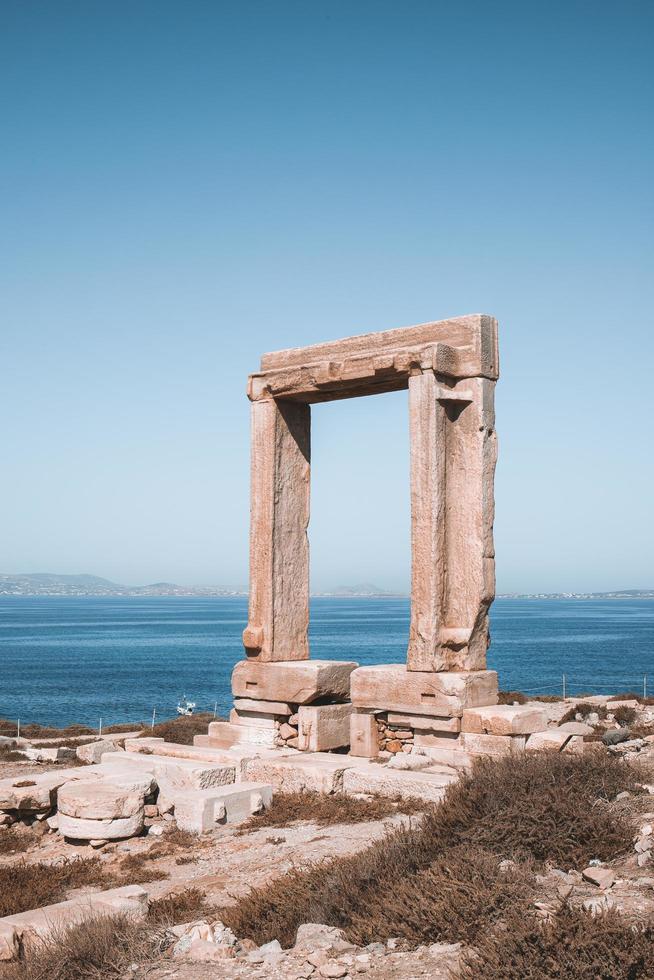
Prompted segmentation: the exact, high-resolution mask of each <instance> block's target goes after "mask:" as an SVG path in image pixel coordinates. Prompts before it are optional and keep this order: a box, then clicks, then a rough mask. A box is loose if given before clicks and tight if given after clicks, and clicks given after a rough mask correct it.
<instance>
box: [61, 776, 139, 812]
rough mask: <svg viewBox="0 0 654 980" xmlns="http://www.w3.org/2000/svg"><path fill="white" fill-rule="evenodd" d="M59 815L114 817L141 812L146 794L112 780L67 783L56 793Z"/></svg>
mask: <svg viewBox="0 0 654 980" xmlns="http://www.w3.org/2000/svg"><path fill="white" fill-rule="evenodd" d="M57 808H58V810H59V817H60V818H61V816H62V814H65V815H66V816H68V817H84V818H86V819H88V820H113V819H115V818H116V817H133V816H135V815H136V814H139V813H142V810H143V794H142V793H138V792H135V791H133V790H128V789H123V788H122V787H121V786H119V785H117V784H116V783H111V782H109V781H107V782H104V781H95V782H90V781H89V782H84V781H83V780H80V781H79V782H71V783H66V784H65V785H64V786H62V787H61V788H60V789H59V792H58V794H57Z"/></svg>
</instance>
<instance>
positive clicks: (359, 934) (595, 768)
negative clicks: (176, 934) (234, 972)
mask: <svg viewBox="0 0 654 980" xmlns="http://www.w3.org/2000/svg"><path fill="white" fill-rule="evenodd" d="M635 789H636V786H635V780H634V775H633V773H632V772H631V771H630V769H629V768H628V767H627V766H625V765H624V764H622V763H621V762H619V761H618V760H616V759H615V758H613V757H611V756H607V755H605V754H603V753H598V754H593V755H589V756H574V755H567V754H563V753H561V754H555V753H544V754H543V755H540V756H531V755H525V756H523V757H516V756H512V757H507V758H505V759H501V760H498V761H492V760H488V759H483V760H480V761H478V762H477V763H476V764H475V766H474V768H473V770H472V773H471V774H470V775H467V776H464V777H463V778H462V779H461V780H460V781H459V782H458V783H456V784H453V785H451V786H450V787H448V789H447V792H446V795H445V798H444V800H443V801H442V802H441V803H440V804H438V805H437V806H435V807H434V808H433V809H432V810H430V811H428V812H427V814H426V816H425V818H424V820H423V821H422V822H421V824H420V825H419V826H413V827H412V826H403V827H402V828H400V829H397V830H394V831H392V832H390V833H389V834H388V835H387V836H386V838H385V839H384V840H382V841H378V842H376V843H374V844H372V845H371V846H370V847H369V848H367V849H366V850H365V851H363V852H360V853H358V854H356V855H354V856H352V857H348V858H338V859H335V860H332V861H329V862H324V863H320V864H317V865H313V866H311V867H309V868H307V869H305V870H302V871H296V870H292V871H290V872H289V873H288V874H286V875H284V876H283V877H282V878H279V879H277V880H275V881H273V882H271V883H269V884H267V885H264V886H262V887H261V888H258V889H253V890H252V891H251V892H250V893H249V894H248V895H247V896H245V897H244V898H242V899H240V900H239V902H238V903H237V904H236V905H235V906H233V907H231V908H227V909H224V910H223V911H222V913H221V918H223V920H224V921H225V922H227V924H228V925H230V927H231V928H232V929H233V930H234V932H235V933H236V934H237V935H238V936H247V937H249V938H251V939H254V940H255V942H257V943H263V942H267V941H269V940H271V939H275V938H276V939H279V940H280V942H281V943H282V944H283V945H291V944H292V943H293V940H294V936H295V932H296V930H297V927H298V925H300V923H301V922H307V921H309V922H322V923H324V924H326V925H332V926H337V927H340V928H344V929H345V930H346V931H347V933H348V935H349V937H350V938H351V939H352V940H353V941H357V940H361V939H365V941H366V942H368V941H370V937H374V938H375V939H382V940H383V939H386V938H390V937H391V936H396V935H397V934H398V932H397V930H398V928H401V925H400V922H401V920H403V921H404V922H405V923H406V922H407V918H406V911H407V908H408V907H409V905H410V904H411V903H415V902H416V901H417V898H416V896H417V895H421V896H422V897H421V899H420V915H419V917H418V918H416V919H415V920H411V921H412V924H411V925H410V926H407V928H406V930H405V934H404V938H406V939H407V940H412V941H415V942H438V941H441V939H442V938H443V935H448V936H449V935H451V934H452V933H451V932H449V931H446V932H445V933H443V932H442V931H441V930H442V929H443V928H444V922H445V921H446V920H445V919H444V918H443V915H444V913H443V911H442V910H441V908H440V900H439V899H438V898H437V896H438V895H439V888H441V889H443V890H446V889H447V888H457V887H459V885H457V884H456V882H457V881H460V889H461V892H465V891H466V889H469V890H470V891H471V892H472V891H474V890H475V889H476V888H478V887H479V881H478V878H479V874H478V871H477V870H476V869H475V865H474V861H472V862H471V863H470V864H469V865H468V866H467V870H468V871H469V873H470V878H469V879H468V882H467V884H464V882H463V879H462V878H460V879H457V874H458V875H459V876H462V875H463V874H464V871H465V870H466V865H465V862H464V861H463V858H462V853H463V851H464V850H465V849H467V851H468V853H474V854H475V855H476V854H478V853H479V852H484V853H485V856H484V857H483V858H480V860H483V861H486V864H484V868H485V870H486V874H487V880H486V885H485V886H484V887H485V889H486V892H487V894H490V895H491V896H492V895H493V894H494V888H495V885H496V884H497V882H496V881H494V880H493V876H492V875H491V874H490V871H489V869H490V868H491V864H490V863H488V862H491V861H492V857H491V856H492V855H495V860H496V862H497V864H499V860H500V859H502V858H509V859H512V860H513V861H518V862H522V863H523V864H528V863H530V862H533V863H534V864H535V866H539V865H542V864H544V863H545V862H552V863H554V864H556V865H558V866H564V867H570V866H576V867H583V866H584V865H585V864H586V863H587V862H588V861H589V860H590V859H591V858H593V857H598V858H600V859H603V860H608V859H610V858H612V857H614V856H616V855H617V854H619V853H621V852H623V851H626V850H628V849H629V848H630V846H631V843H632V841H631V837H632V831H631V827H630V825H629V822H628V820H627V818H626V816H625V815H624V813H623V812H621V811H620V810H619V809H616V808H613V807H611V806H609V805H607V803H608V801H609V800H612V799H614V798H615V796H616V795H617V794H618V793H619V792H621V791H622V790H629V791H631V792H633V791H634V790H635ZM450 859H451V860H452V861H453V862H455V863H454V865H453V866H454V867H456V869H457V871H456V872H454V873H453V875H452V877H451V879H450V880H448V875H447V868H448V862H449V861H450ZM497 864H496V865H495V868H496V870H495V874H496V875H497V874H499V868H498V866H497ZM435 875H436V876H437V877H438V880H436V878H435V877H434V876H435ZM427 885H428V887H427ZM516 887H517V885H516ZM380 895H383V896H384V901H383V902H380ZM428 896H431V897H428ZM396 900H397V902H398V903H399V904H398V905H397V909H396V911H395V912H394V911H393V910H391V911H390V912H389V906H388V903H389V901H390V902H391V903H392V904H393V908H394V909H395V904H394V903H395V901H396ZM480 914H482V912H481V911H480ZM462 916H463V919H462V923H460V924H459V928H462V929H463V928H465V929H467V930H469V931H474V930H475V929H476V928H478V927H477V926H475V924H474V921H473V917H471V916H470V915H469V914H468V912H467V911H464V912H463V913H462ZM450 928H453V927H451V926H448V929H450ZM366 937H368V938H366Z"/></svg>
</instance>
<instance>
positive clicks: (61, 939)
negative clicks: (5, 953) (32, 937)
mask: <svg viewBox="0 0 654 980" xmlns="http://www.w3.org/2000/svg"><path fill="white" fill-rule="evenodd" d="M169 944H170V939H169V937H167V936H166V932H165V928H163V927H160V928H156V927H146V926H144V924H143V923H142V922H138V921H135V920H134V919H132V918H130V917H129V916H125V915H122V916H112V917H111V918H108V917H100V916H98V917H97V918H95V919H91V920H90V921H88V922H84V923H82V924H80V925H77V926H73V927H72V928H70V929H65V930H63V929H62V930H58V931H56V932H54V933H53V934H52V935H51V936H50V937H49V938H48V939H47V940H45V941H42V942H41V943H40V944H39V946H37V947H36V949H35V950H34V952H33V953H32V955H31V956H30V957H29V959H28V960H26V961H25V962H22V963H16V964H12V965H10V966H6V967H5V968H4V970H3V969H2V968H1V967H0V977H1V978H2V980H117V978H120V977H124V976H125V974H126V973H127V971H128V970H129V967H130V965H131V964H132V963H146V962H147V963H149V962H152V960H154V959H155V958H156V957H157V956H158V955H159V954H160V953H161V952H162V951H163V950H164V949H165V948H166V946H167V945H169Z"/></svg>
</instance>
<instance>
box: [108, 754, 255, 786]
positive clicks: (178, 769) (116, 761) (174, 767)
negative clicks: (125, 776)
mask: <svg viewBox="0 0 654 980" xmlns="http://www.w3.org/2000/svg"><path fill="white" fill-rule="evenodd" d="M103 763H105V764H109V765H112V764H113V765H118V766H120V767H123V766H133V767H135V768H136V769H141V771H146V772H150V773H152V774H153V775H154V777H155V779H156V781H157V783H158V784H159V787H160V788H161V789H164V788H166V789H167V790H171V789H175V788H180V789H181V788H184V787H186V788H187V789H209V788H211V787H213V786H223V785H225V784H226V783H233V782H235V781H236V764H235V763H233V764H225V763H217V762H214V763H212V762H200V761H195V760H193V759H175V758H171V757H169V756H164V755H156V754H153V755H142V754H141V753H140V752H109V753H107V755H105V756H103ZM168 795H170V794H168Z"/></svg>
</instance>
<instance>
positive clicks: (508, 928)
mask: <svg viewBox="0 0 654 980" xmlns="http://www.w3.org/2000/svg"><path fill="white" fill-rule="evenodd" d="M460 976H461V980H479V977H483V978H484V980H545V978H551V980H637V978H642V980H648V978H651V977H654V926H652V925H651V924H648V925H637V926H632V925H630V924H629V923H628V922H627V921H626V919H624V918H623V917H622V916H621V915H619V914H618V913H617V912H608V913H606V914H604V915H598V916H595V917H593V916H592V915H591V914H590V913H589V912H585V911H583V910H582V909H578V908H573V907H571V906H569V905H564V906H563V907H562V908H561V909H560V911H559V912H558V913H557V914H556V915H555V916H553V917H552V918H551V919H550V920H548V921H545V922H543V920H539V919H536V917H535V916H533V915H524V914H523V912H522V911H521V910H519V909H516V910H514V911H513V912H512V913H511V914H510V915H508V916H507V917H506V919H505V921H504V922H503V923H502V925H501V927H500V928H496V929H493V930H491V931H489V932H488V933H486V934H485V935H483V936H480V937H479V939H478V940H477V944H476V949H474V950H470V951H469V952H468V953H467V954H465V955H464V958H463V962H462V969H461V974H460Z"/></svg>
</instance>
